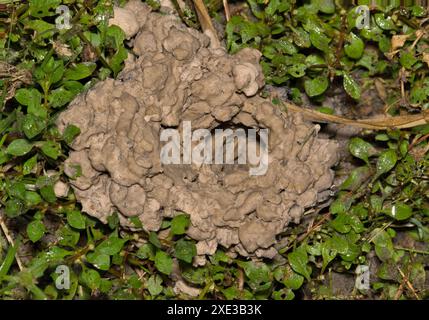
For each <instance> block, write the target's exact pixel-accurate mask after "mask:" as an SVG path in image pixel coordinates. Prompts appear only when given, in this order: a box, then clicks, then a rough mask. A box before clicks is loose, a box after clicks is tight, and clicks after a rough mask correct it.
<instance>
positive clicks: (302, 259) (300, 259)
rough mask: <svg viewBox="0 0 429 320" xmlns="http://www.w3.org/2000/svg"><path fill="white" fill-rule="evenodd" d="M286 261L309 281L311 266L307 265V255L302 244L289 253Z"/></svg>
mask: <svg viewBox="0 0 429 320" xmlns="http://www.w3.org/2000/svg"><path fill="white" fill-rule="evenodd" d="M288 261H289V264H290V266H291V267H292V269H293V270H294V271H295V272H298V273H299V274H300V275H303V276H304V277H305V278H306V279H307V281H310V275H311V267H309V266H308V265H307V263H308V256H307V250H306V249H305V246H304V245H302V246H300V247H299V248H297V249H295V250H294V251H292V252H291V253H289V254H288Z"/></svg>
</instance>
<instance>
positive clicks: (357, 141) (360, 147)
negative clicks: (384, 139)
mask: <svg viewBox="0 0 429 320" xmlns="http://www.w3.org/2000/svg"><path fill="white" fill-rule="evenodd" d="M349 151H350V153H351V154H352V155H354V156H355V157H356V158H359V159H361V160H363V161H365V162H366V163H367V164H369V160H368V158H369V157H371V156H373V155H374V154H375V153H376V150H375V148H374V147H373V146H372V145H371V144H370V143H368V142H366V141H364V140H362V139H361V138H356V137H355V138H352V139H350V142H349Z"/></svg>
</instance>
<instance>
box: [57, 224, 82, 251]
mask: <svg viewBox="0 0 429 320" xmlns="http://www.w3.org/2000/svg"><path fill="white" fill-rule="evenodd" d="M79 238H80V233H79V232H77V231H74V230H72V229H71V228H70V227H69V226H68V225H65V226H64V227H62V228H61V229H59V230H58V244H59V245H61V246H65V247H72V248H74V247H75V246H76V245H77V243H78V242H79Z"/></svg>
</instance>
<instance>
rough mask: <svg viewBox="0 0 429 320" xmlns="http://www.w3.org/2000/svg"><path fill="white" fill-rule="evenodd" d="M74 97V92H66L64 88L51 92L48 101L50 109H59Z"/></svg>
mask: <svg viewBox="0 0 429 320" xmlns="http://www.w3.org/2000/svg"><path fill="white" fill-rule="evenodd" d="M74 97H75V93H74V92H71V91H68V90H66V89H65V88H64V87H60V88H58V89H55V90H52V91H51V93H50V94H49V97H48V101H49V105H50V106H51V107H52V108H60V107H62V106H64V105H66V104H67V103H69V102H70V101H72V100H73V98H74Z"/></svg>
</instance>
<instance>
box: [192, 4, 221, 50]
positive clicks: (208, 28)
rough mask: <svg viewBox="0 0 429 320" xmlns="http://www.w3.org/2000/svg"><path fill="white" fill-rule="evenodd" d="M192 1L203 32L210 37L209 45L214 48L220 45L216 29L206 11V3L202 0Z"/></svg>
mask: <svg viewBox="0 0 429 320" xmlns="http://www.w3.org/2000/svg"><path fill="white" fill-rule="evenodd" d="M193 1H194V5H195V10H196V11H197V15H198V20H199V21H200V24H201V28H202V29H203V32H204V33H205V34H207V35H208V36H209V37H210V40H211V45H212V46H213V47H214V48H217V47H220V41H219V39H218V37H217V34H216V30H215V28H214V27H213V23H212V20H211V18H210V15H209V12H208V11H207V8H206V5H205V4H204V2H203V0H193Z"/></svg>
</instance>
